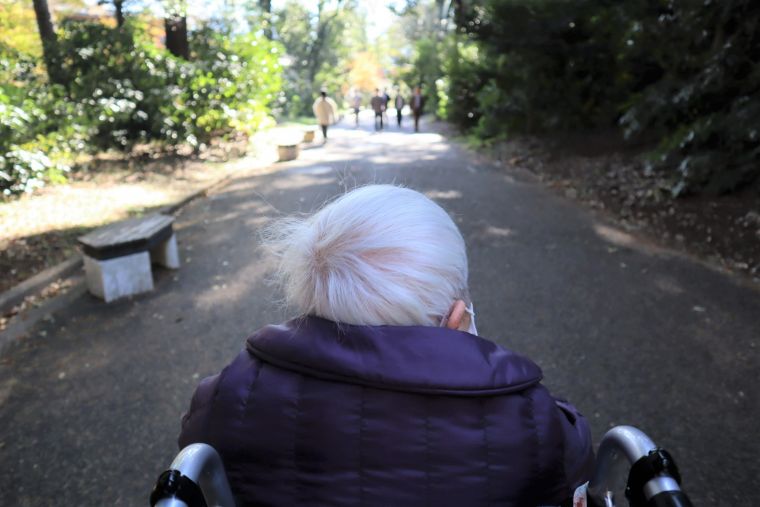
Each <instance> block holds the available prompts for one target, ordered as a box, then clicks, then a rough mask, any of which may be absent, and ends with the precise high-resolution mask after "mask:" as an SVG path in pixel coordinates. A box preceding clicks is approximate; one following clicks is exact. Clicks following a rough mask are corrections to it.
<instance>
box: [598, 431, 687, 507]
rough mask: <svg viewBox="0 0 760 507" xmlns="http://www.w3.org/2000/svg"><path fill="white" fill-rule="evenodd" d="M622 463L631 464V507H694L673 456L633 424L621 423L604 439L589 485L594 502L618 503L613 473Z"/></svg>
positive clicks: (629, 484) (599, 504) (629, 495)
mask: <svg viewBox="0 0 760 507" xmlns="http://www.w3.org/2000/svg"><path fill="white" fill-rule="evenodd" d="M622 464H625V465H628V466H630V473H629V475H628V482H627V485H626V497H627V498H628V500H629V502H630V506H631V507H692V503H691V502H690V501H689V499H688V497H687V496H686V494H685V493H684V492H683V491H681V487H680V482H681V477H680V475H679V473H678V468H677V467H676V464H675V461H673V458H672V457H671V456H670V454H669V453H668V452H667V451H665V450H664V449H660V448H658V447H657V446H656V445H655V444H654V442H653V441H652V439H650V438H649V437H648V436H647V435H646V434H645V433H644V432H643V431H641V430H639V429H638V428H634V427H633V426H617V427H615V428H612V429H611V430H609V431H608V432H607V433H606V434H605V435H604V437H603V438H602V442H601V444H600V445H599V452H598V453H597V460H596V470H595V472H594V476H593V478H592V479H591V482H590V483H589V487H588V496H589V500H590V501H591V503H592V505H597V506H605V507H609V506H612V505H614V504H613V498H612V493H611V492H612V491H614V489H613V488H614V485H613V484H612V480H613V477H614V474H613V472H614V471H615V470H616V469H618V467H619V466H620V465H622Z"/></svg>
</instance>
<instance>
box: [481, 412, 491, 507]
mask: <svg viewBox="0 0 760 507" xmlns="http://www.w3.org/2000/svg"><path fill="white" fill-rule="evenodd" d="M480 407H481V409H482V410H481V416H480V422H481V428H482V432H483V450H484V451H485V459H484V460H483V462H484V463H485V464H486V503H487V504H488V505H491V504H492V503H493V500H492V499H493V495H492V491H493V490H492V488H491V477H492V473H491V450H490V446H489V444H488V418H487V416H486V400H481V402H480Z"/></svg>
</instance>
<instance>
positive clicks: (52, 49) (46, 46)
mask: <svg viewBox="0 0 760 507" xmlns="http://www.w3.org/2000/svg"><path fill="white" fill-rule="evenodd" d="M32 2H33V3H34V14H35V16H36V17H37V28H38V29H39V32H40V39H41V40H42V58H43V59H44V60H45V66H46V67H47V73H48V79H50V82H51V83H58V84H63V82H64V79H63V72H62V69H61V66H60V62H59V60H58V39H57V37H56V35H55V29H54V28H53V21H52V19H51V18H50V10H49V9H48V4H47V0H32Z"/></svg>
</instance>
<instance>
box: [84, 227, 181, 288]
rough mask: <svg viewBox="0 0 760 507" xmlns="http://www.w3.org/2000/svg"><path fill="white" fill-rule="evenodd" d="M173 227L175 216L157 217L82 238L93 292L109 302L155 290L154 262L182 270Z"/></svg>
mask: <svg viewBox="0 0 760 507" xmlns="http://www.w3.org/2000/svg"><path fill="white" fill-rule="evenodd" d="M173 224H174V217H171V216H168V215H161V214H154V215H148V216H145V217H140V218H133V219H130V220H125V221H123V222H117V223H114V224H109V225H106V226H105V227H101V228H100V229H97V230H94V231H92V232H90V233H88V234H85V235H84V236H81V237H79V238H78V241H79V243H80V245H81V246H82V250H83V254H84V269H85V273H86V278H87V287H88V288H89V289H90V292H92V293H93V294H95V295H96V296H98V297H100V298H102V299H104V300H105V301H106V302H107V303H108V302H111V301H113V300H115V299H118V298H121V297H125V296H131V295H133V294H139V293H141V292H148V291H151V290H153V273H152V272H151V264H152V263H156V264H160V265H162V266H165V267H167V268H170V269H177V268H179V252H178V250H177V239H176V237H175V236H174V230H173V228H172V225H173Z"/></svg>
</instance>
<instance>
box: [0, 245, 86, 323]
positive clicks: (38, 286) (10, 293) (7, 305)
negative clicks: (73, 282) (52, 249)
mask: <svg viewBox="0 0 760 507" xmlns="http://www.w3.org/2000/svg"><path fill="white" fill-rule="evenodd" d="M81 267H82V257H81V256H80V255H72V256H71V257H69V258H68V259H66V260H65V261H63V262H61V263H59V264H56V265H55V266H51V267H49V268H47V269H45V270H43V271H40V272H39V273H37V274H36V275H34V276H32V277H31V278H27V279H26V280H24V281H23V282H21V283H20V284H18V285H16V286H15V287H11V288H10V289H8V290H7V291H5V292H3V293H2V294H0V314H2V313H5V312H7V311H9V310H10V309H11V308H13V307H14V306H16V305H17V304H19V303H21V302H22V301H23V300H24V299H26V298H27V297H28V296H31V295H32V294H35V293H37V292H39V291H41V290H42V289H44V288H45V287H47V286H48V285H50V284H51V283H53V282H54V281H56V280H58V279H59V278H67V277H68V276H69V275H71V274H72V273H74V272H75V271H76V270H78V269H79V268H81Z"/></svg>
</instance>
